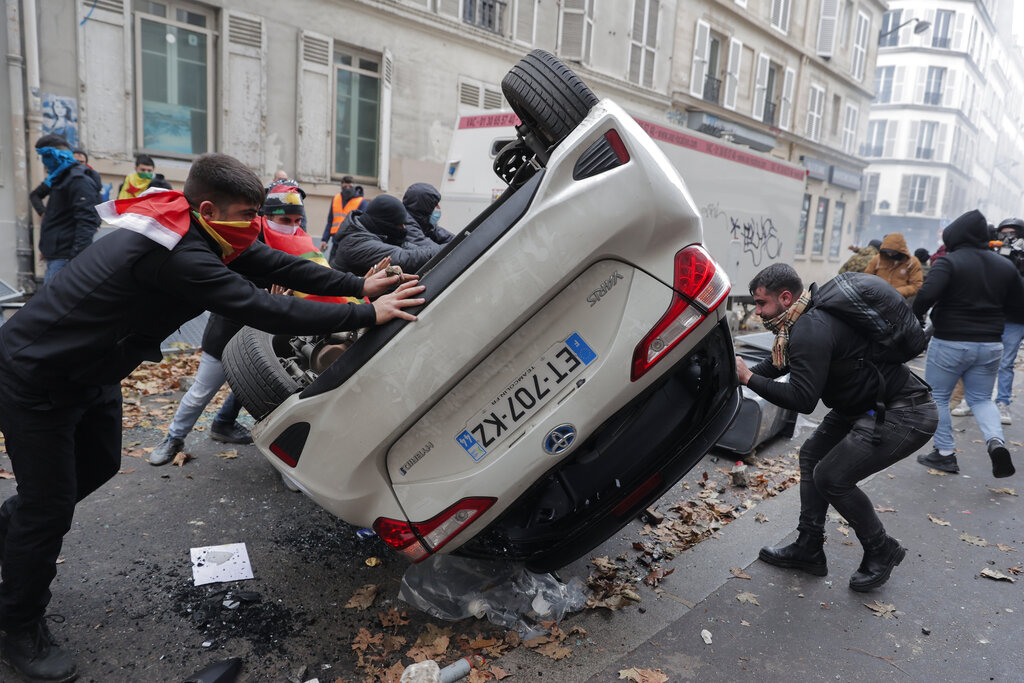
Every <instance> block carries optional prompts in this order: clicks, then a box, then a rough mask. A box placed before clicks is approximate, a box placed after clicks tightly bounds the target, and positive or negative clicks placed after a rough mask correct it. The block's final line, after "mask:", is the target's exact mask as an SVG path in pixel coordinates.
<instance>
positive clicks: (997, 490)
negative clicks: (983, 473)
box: [988, 486, 1017, 496]
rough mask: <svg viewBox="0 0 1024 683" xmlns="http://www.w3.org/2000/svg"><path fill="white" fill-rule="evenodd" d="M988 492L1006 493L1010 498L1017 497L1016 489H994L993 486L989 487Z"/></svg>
mask: <svg viewBox="0 0 1024 683" xmlns="http://www.w3.org/2000/svg"><path fill="white" fill-rule="evenodd" d="M988 490H989V491H991V492H992V493H1005V494H1006V495H1008V496H1016V495H1017V491H1016V490H1014V489H1007V488H1002V489H994V488H992V487H991V486H989V487H988Z"/></svg>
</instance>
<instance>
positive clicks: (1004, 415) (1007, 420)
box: [996, 403, 1013, 425]
mask: <svg viewBox="0 0 1024 683" xmlns="http://www.w3.org/2000/svg"><path fill="white" fill-rule="evenodd" d="M996 408H999V421H1000V422H1002V423H1003V424H1004V425H1010V424H1013V418H1011V417H1010V406H1008V405H1006V404H1005V403H997V404H996Z"/></svg>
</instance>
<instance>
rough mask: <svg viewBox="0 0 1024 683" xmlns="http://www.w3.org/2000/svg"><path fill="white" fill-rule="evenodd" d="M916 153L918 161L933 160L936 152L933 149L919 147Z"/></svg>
mask: <svg viewBox="0 0 1024 683" xmlns="http://www.w3.org/2000/svg"><path fill="white" fill-rule="evenodd" d="M915 152H916V157H915V158H917V159H931V158H933V157H934V156H935V150H934V149H933V148H931V147H918V148H917V149H916V150H915Z"/></svg>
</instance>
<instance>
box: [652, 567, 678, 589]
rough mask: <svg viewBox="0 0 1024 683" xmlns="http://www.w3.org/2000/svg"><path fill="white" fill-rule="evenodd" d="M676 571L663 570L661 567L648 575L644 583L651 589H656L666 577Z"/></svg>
mask: <svg viewBox="0 0 1024 683" xmlns="http://www.w3.org/2000/svg"><path fill="white" fill-rule="evenodd" d="M674 571H675V569H674V568H673V569H661V568H660V567H659V568H658V569H655V570H654V571H652V572H651V573H650V574H648V575H647V577H646V578H645V579H644V583H646V584H647V585H648V586H650V587H651V588H654V587H656V586H657V585H658V584H659V583H661V580H662V579H664V578H665V577H666V576H668V575H669V574H671V573H672V572H674Z"/></svg>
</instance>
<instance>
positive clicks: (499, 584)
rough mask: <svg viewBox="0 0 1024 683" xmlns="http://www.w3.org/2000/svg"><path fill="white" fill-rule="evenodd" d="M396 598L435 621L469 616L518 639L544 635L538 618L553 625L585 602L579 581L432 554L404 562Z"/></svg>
mask: <svg viewBox="0 0 1024 683" xmlns="http://www.w3.org/2000/svg"><path fill="white" fill-rule="evenodd" d="M398 597H399V598H400V599H401V600H404V601H405V602H407V603H409V605H411V606H412V607H414V608H416V609H418V610H421V611H423V612H426V613H427V614H429V615H431V616H434V617H437V618H439V619H446V620H448V621H455V620H458V619H465V618H466V617H469V616H474V617H476V618H478V619H482V618H485V617H486V618H487V620H488V621H490V622H491V623H493V624H497V625H498V626H502V627H504V628H509V629H515V630H516V631H518V632H519V635H520V636H522V638H523V639H524V640H529V639H530V638H536V637H538V636H542V635H545V634H546V633H547V629H546V628H545V627H544V626H542V625H541V622H554V623H558V622H560V621H561V620H562V618H563V617H564V616H565V615H566V614H568V613H569V612H577V611H579V610H581V609H583V607H584V606H585V605H586V602H587V596H586V592H585V590H584V585H583V582H582V581H581V580H580V579H579V578H577V577H573V578H572V579H571V580H570V581H569V583H567V584H564V583H561V582H560V581H559V580H558V579H556V578H555V577H554V576H552V575H551V574H536V573H534V572H531V571H529V570H528V569H526V568H524V567H522V566H521V565H513V564H509V563H507V562H486V561H484V560H474V559H469V558H462V557H454V556H451V555H435V556H434V557H432V558H430V559H429V560H427V561H425V562H422V563H420V564H414V565H410V567H409V568H408V569H407V570H406V571H405V575H404V576H403V577H402V587H401V589H400V590H399V592H398Z"/></svg>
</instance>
